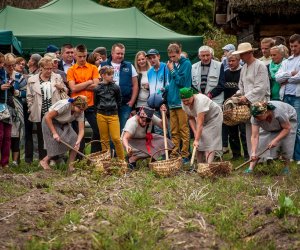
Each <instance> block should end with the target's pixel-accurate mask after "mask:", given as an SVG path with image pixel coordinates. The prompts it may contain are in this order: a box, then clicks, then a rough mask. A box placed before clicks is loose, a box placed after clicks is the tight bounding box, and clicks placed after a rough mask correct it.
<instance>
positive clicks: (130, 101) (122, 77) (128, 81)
mask: <svg viewBox="0 0 300 250" xmlns="http://www.w3.org/2000/svg"><path fill="white" fill-rule="evenodd" d="M124 56H125V46H124V45H123V44H122V43H116V44H114V45H113V46H112V48H111V57H110V58H109V59H108V60H107V61H106V62H102V63H101V67H102V66H104V65H110V66H113V67H114V82H115V83H116V84H117V85H119V86H120V88H121V95H122V104H121V107H120V109H119V112H118V113H119V119H120V128H121V131H122V130H123V128H124V126H125V123H126V121H127V120H128V118H129V116H130V113H131V111H132V107H133V105H134V104H135V100H136V98H137V96H138V92H139V86H138V80H137V72H136V70H135V68H134V66H133V65H132V64H131V63H130V62H127V61H124Z"/></svg>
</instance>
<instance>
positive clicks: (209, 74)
mask: <svg viewBox="0 0 300 250" xmlns="http://www.w3.org/2000/svg"><path fill="white" fill-rule="evenodd" d="M198 56H199V59H200V61H199V62H197V63H195V64H193V66H192V86H193V87H194V88H195V89H196V90H197V91H199V93H202V94H205V95H206V96H207V97H208V98H210V99H212V101H214V102H215V103H217V104H218V105H220V106H222V104H223V101H224V93H223V87H224V70H223V67H222V63H220V62H218V61H215V60H213V59H212V57H213V49H212V48H211V47H209V46H201V47H200V48H199V50H198Z"/></svg>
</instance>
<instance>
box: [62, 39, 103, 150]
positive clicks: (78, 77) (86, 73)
mask: <svg viewBox="0 0 300 250" xmlns="http://www.w3.org/2000/svg"><path fill="white" fill-rule="evenodd" d="M86 57H87V48H86V47H85V45H82V44H80V45H78V46H77V47H76V48H75V59H76V63H75V64H74V65H73V66H72V67H70V68H69V69H68V73H67V80H68V83H69V87H70V89H71V91H72V94H71V97H75V96H78V95H83V96H86V97H87V103H88V109H86V110H85V111H84V116H85V118H86V119H87V121H88V122H89V124H90V126H91V128H92V130H93V136H92V140H100V135H99V130H98V125H97V120H96V116H95V112H94V92H93V90H94V88H95V87H96V86H97V85H98V84H99V72H98V69H97V67H96V66H95V65H92V64H89V63H87V61H86ZM100 150H101V144H100V143H93V144H92V146H91V152H92V153H94V152H97V151H100Z"/></svg>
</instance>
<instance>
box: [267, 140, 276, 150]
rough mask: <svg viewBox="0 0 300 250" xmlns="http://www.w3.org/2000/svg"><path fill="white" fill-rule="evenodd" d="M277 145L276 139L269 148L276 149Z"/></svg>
mask: <svg viewBox="0 0 300 250" xmlns="http://www.w3.org/2000/svg"><path fill="white" fill-rule="evenodd" d="M277 145H278V141H277V140H275V139H274V140H272V141H271V142H270V143H269V145H268V148H275V147H276V146H277Z"/></svg>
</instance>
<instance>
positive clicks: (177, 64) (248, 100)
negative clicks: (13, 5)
mask: <svg viewBox="0 0 300 250" xmlns="http://www.w3.org/2000/svg"><path fill="white" fill-rule="evenodd" d="M288 44H289V47H290V51H289V49H288V48H287V47H286V42H285V39H284V38H282V37H276V38H264V39H263V40H262V41H261V52H262V55H263V56H262V57H261V58H256V57H255V50H256V48H253V47H252V45H251V44H250V43H241V44H239V45H238V47H237V49H236V48H235V46H234V45H233V44H227V45H225V46H224V47H223V51H224V55H223V57H222V59H221V61H219V60H218V59H217V58H215V57H214V50H213V48H211V47H209V46H206V45H204V46H201V47H200V48H199V50H198V57H199V62H197V63H195V64H193V65H192V64H191V62H190V60H189V59H188V55H187V54H186V53H185V52H184V51H182V47H181V44H179V43H176V42H174V43H170V44H169V46H168V47H167V53H168V57H169V60H168V61H167V62H162V61H161V58H160V53H159V51H158V50H157V49H155V48H151V49H149V50H147V52H145V51H138V52H137V53H136V56H135V60H134V63H131V62H129V61H126V60H125V59H124V58H125V46H124V45H123V44H121V43H116V44H114V45H113V46H112V48H111V53H110V55H109V56H108V55H107V50H106V48H105V47H98V48H95V49H94V50H93V51H92V52H91V53H90V54H88V50H87V48H86V46H85V45H83V44H80V45H77V46H76V47H73V45H71V44H64V45H63V46H62V47H61V49H59V48H58V47H56V46H55V45H49V46H48V47H47V49H46V51H45V54H44V55H43V57H42V56H41V55H39V54H32V55H31V56H30V59H29V60H28V62H26V60H25V59H24V58H22V57H16V56H15V55H14V54H12V53H7V54H5V55H3V54H1V53H0V85H1V88H0V149H1V165H2V167H3V168H8V167H9V162H10V165H11V166H16V165H18V164H19V163H20V159H21V155H20V145H21V144H22V141H24V149H25V150H24V159H25V162H27V163H29V164H30V163H32V161H33V160H34V148H35V146H36V145H35V144H36V143H34V140H33V133H34V132H35V133H36V135H37V148H38V158H39V160H40V165H41V167H42V168H44V169H50V166H51V165H53V164H56V163H59V162H61V161H63V160H64V159H65V154H66V152H67V151H69V155H68V166H69V168H68V169H69V171H73V170H74V168H73V164H72V163H73V162H74V160H75V159H76V151H78V150H79V151H81V152H83V151H84V144H85V143H84V141H85V140H84V132H85V121H87V122H88V123H89V125H90V127H91V129H92V132H93V133H92V138H91V140H93V143H92V144H91V153H94V152H98V151H101V150H111V149H114V150H112V155H113V156H115V157H118V158H119V159H120V160H125V159H126V160H127V161H128V164H129V167H130V168H132V169H134V168H135V167H136V162H137V160H139V159H143V158H147V157H149V156H154V159H155V160H157V159H159V157H163V155H164V153H165V151H164V150H163V149H165V147H166V145H165V144H164V143H167V147H168V148H169V149H171V151H170V152H171V157H172V155H175V154H177V153H180V154H181V156H182V159H183V160H182V161H183V163H188V162H189V161H190V157H191V153H190V152H191V149H192V148H196V149H197V161H198V162H208V163H210V162H212V161H213V160H214V157H215V153H216V152H221V153H228V152H229V148H230V150H231V152H232V159H238V158H240V157H244V158H245V159H249V158H250V159H252V162H251V163H250V165H249V167H248V168H247V170H246V171H245V172H246V173H251V172H252V171H253V169H254V167H255V165H256V163H257V162H258V161H268V160H272V159H277V158H278V157H282V158H283V159H284V160H285V168H284V169H283V171H284V173H288V172H289V169H288V166H289V163H290V161H292V160H295V161H296V162H297V164H300V87H299V86H300V35H299V34H294V35H292V36H291V37H290V38H289V41H288ZM228 98H233V99H235V100H236V103H237V104H238V105H249V107H250V110H251V115H252V117H251V119H250V120H249V121H248V122H246V123H245V124H238V125H236V126H227V125H225V124H224V123H223V112H222V106H223V103H224V101H225V100H227V99H228ZM163 132H164V134H165V135H167V136H168V139H167V140H165V138H164V137H163V136H162V135H163ZM191 141H193V143H192V144H191ZM265 148H268V149H270V150H266V151H265V153H264V154H260V152H262V151H263V149H265ZM73 149H75V150H73ZM279 149H280V150H279ZM158 151H159V153H158V154H156V152H158ZM279 151H280V154H281V155H279V153H278V152H279ZM10 155H11V161H10ZM77 157H78V156H77Z"/></svg>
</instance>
